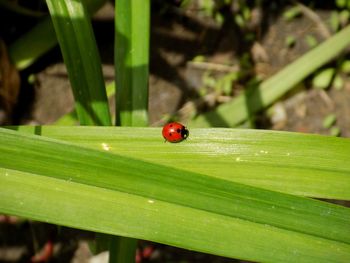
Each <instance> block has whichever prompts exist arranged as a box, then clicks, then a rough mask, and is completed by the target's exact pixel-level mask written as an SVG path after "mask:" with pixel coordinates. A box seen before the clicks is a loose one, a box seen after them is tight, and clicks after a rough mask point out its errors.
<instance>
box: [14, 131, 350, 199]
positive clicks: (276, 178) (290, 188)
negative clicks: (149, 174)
mask: <svg viewBox="0 0 350 263" xmlns="http://www.w3.org/2000/svg"><path fill="white" fill-rule="evenodd" d="M16 128H17V129H19V130H20V131H27V132H30V133H36V134H42V135H43V136H48V137H52V138H55V139H62V140H65V141H69V142H74V143H76V144H78V145H80V146H84V147H90V148H94V149H97V150H103V151H108V152H111V153H115V154H121V155H123V156H127V157H130V158H137V159H142V160H144V161H149V162H152V163H157V164H160V165H165V166H169V167H172V168H174V169H176V168H178V167H180V168H181V169H183V170H187V171H192V172H197V173H201V174H206V175H210V176H213V177H217V178H221V179H224V180H229V181H234V182H238V183H243V184H247V185H252V186H256V187H262V188H265V189H270V190H275V191H279V192H285V193H291V194H297V195H303V196H312V197H317V198H329V199H344V200H350V177H349V173H350V163H349V162H348V156H349V155H350V140H349V139H344V138H333V137H326V136H320V135H306V134H299V133H287V132H272V131H262V130H240V129H213V128H212V129H191V127H189V128H190V136H189V138H188V139H187V140H186V141H184V142H182V143H179V144H175V145H174V144H170V143H164V139H163V137H162V135H161V129H159V128H122V127H118V128H111V127H51V126H40V127H37V128H34V127H26V126H19V127H16Z"/></svg>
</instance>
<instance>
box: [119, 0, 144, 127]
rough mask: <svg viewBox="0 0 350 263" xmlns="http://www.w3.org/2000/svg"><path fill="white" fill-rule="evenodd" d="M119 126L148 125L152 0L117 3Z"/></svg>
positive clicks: (125, 0) (124, 0)
mask: <svg viewBox="0 0 350 263" xmlns="http://www.w3.org/2000/svg"><path fill="white" fill-rule="evenodd" d="M115 17H116V19H115V78H116V94H118V95H117V97H116V124H117V125H118V126H119V125H122V126H125V125H126V126H147V125H148V116H147V104H148V64H149V63H148V60H149V58H148V57H149V20H150V1H149V0H143V1H140V0H132V1H130V0H120V1H119V0H118V1H116V2H115Z"/></svg>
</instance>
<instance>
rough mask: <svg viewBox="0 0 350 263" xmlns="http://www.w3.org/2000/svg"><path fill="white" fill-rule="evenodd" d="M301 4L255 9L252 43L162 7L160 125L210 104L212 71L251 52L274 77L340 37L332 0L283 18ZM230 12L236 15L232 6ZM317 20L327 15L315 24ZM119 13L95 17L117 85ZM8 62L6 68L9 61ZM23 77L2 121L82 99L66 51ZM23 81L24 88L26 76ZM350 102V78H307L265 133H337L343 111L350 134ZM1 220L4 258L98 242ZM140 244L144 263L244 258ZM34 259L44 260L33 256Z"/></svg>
mask: <svg viewBox="0 0 350 263" xmlns="http://www.w3.org/2000/svg"><path fill="white" fill-rule="evenodd" d="M292 3H293V2H292V1H291V2H286V1H271V2H269V3H268V4H266V5H264V6H263V8H261V9H256V10H255V9H253V10H252V15H253V19H252V21H251V22H250V23H251V24H249V25H248V29H250V30H252V31H253V32H254V33H256V35H257V36H258V38H257V39H256V41H253V42H251V43H250V44H248V45H247V44H246V43H245V42H242V41H241V40H242V37H243V35H244V34H245V32H243V31H242V30H238V29H237V28H234V27H231V26H230V25H225V24H223V25H218V24H217V23H216V22H215V20H214V19H213V18H210V17H207V16H201V15H199V14H198V10H196V9H195V8H193V9H187V10H183V9H181V8H178V1H166V2H164V1H160V0H159V1H153V3H152V21H151V45H150V48H151V50H150V79H149V84H150V85H149V95H150V96H149V116H150V125H151V126H161V125H162V124H163V123H164V122H165V121H166V120H167V118H169V116H171V115H172V114H176V113H177V114H178V118H180V119H181V118H185V117H186V116H189V115H190V116H191V114H192V112H191V111H192V109H193V107H195V108H196V107H201V106H203V96H201V90H200V87H202V86H203V85H204V83H203V79H204V77H205V74H206V72H207V71H208V69H211V70H212V71H214V72H215V73H216V74H217V75H220V74H221V75H222V74H225V73H227V72H230V71H231V70H235V69H236V68H237V67H238V66H237V65H239V67H241V66H242V55H243V54H244V53H247V52H248V53H249V54H251V56H252V61H251V63H252V64H251V65H252V66H251V68H250V69H249V70H250V71H252V72H253V73H254V74H256V75H259V76H261V77H262V78H263V79H266V78H268V77H269V76H272V75H273V74H274V73H276V72H278V71H279V70H280V69H281V68H283V67H284V66H286V65H288V64H289V63H291V62H292V61H294V60H295V59H297V58H298V57H300V56H301V55H302V54H304V53H306V52H307V51H308V50H310V45H309V44H308V43H307V41H306V40H305V39H306V38H307V37H308V36H313V38H314V39H316V40H317V41H323V40H325V39H326V38H328V37H329V35H330V34H333V32H330V30H328V32H327V30H326V31H325V30H324V25H325V24H326V21H328V20H329V17H330V10H331V8H330V7H329V4H327V3H323V4H322V3H319V4H318V5H316V7H315V8H314V9H312V13H311V14H306V15H305V14H304V15H301V16H299V17H297V18H296V19H293V21H291V22H290V21H286V19H284V18H283V17H282V13H283V12H284V11H285V10H286V9H288V8H290V6H291V5H292ZM307 3H308V2H307ZM307 3H306V4H307ZM4 12H8V11H4V10H2V11H1V13H0V16H1V15H2V17H3V18H4V17H5V15H4ZM221 12H222V13H223V14H226V13H225V12H226V10H221ZM228 15H229V14H228ZM6 16H8V14H7V13H6ZM315 16H316V18H318V19H316V20H315ZM113 17H114V7H113V5H112V4H110V3H108V4H107V5H106V6H104V7H103V8H102V9H101V10H100V11H99V12H98V13H97V14H96V15H95V16H94V20H93V26H94V29H95V34H96V39H97V42H98V46H99V49H100V53H101V58H102V61H103V72H104V75H105V79H106V81H107V82H110V81H113V79H114V68H113V41H114V35H113V34H114V32H113V29H114V24H113V23H114V22H113ZM12 20H13V18H12ZM12 20H10V21H7V22H4V23H2V25H1V26H0V28H1V32H5V33H8V34H5V35H3V36H2V37H3V38H4V40H5V43H6V44H10V43H11V41H13V40H14V39H15V37H14V35H16V33H18V32H17V31H21V30H22V31H24V30H26V28H24V29H23V28H17V27H16V24H15V23H14V24H11V27H12V28H10V24H7V23H11V22H13V21H12ZM21 24H23V21H22V22H21ZM32 24H34V23H33V22H32ZM16 30H17V31H16ZM11 32H12V35H11ZM13 32H15V33H13ZM22 33H23V32H22ZM17 35H19V33H18V34H17ZM291 35H292V36H293V37H294V38H295V40H296V41H295V43H294V44H293V45H292V47H291V46H287V45H286V38H288V36H291ZM3 53H4V52H3ZM2 56H3V55H2ZM199 56H202V57H205V63H203V64H195V63H192V62H193V60H194V59H195V58H198V57H199ZM4 64H6V62H2V65H4ZM198 65H200V66H198ZM9 67H10V66H7V68H9ZM248 74H249V73H248ZM20 76H21V78H22V79H24V78H29V77H30V78H32V79H33V81H32V84H33V85H24V84H23V85H22V86H20V89H19V90H18V91H17V92H18V96H17V92H15V94H11V95H8V96H7V98H9V96H10V97H11V96H12V97H13V99H12V100H11V102H10V103H9V102H8V103H7V104H5V103H4V101H3V103H2V104H1V105H0V106H2V107H1V108H0V121H1V120H2V121H3V123H7V124H16V125H17V124H52V123H54V122H55V121H56V120H57V119H59V118H60V117H61V116H63V115H64V114H66V113H68V112H71V111H72V109H73V107H74V105H73V102H74V100H73V96H72V93H71V90H70V84H69V80H68V76H67V72H66V69H65V66H64V64H63V61H62V58H61V55H60V50H59V48H58V47H56V48H54V49H53V50H52V51H50V52H49V53H48V54H46V55H45V56H44V57H42V58H40V60H39V61H37V63H35V65H33V66H32V67H30V69H27V70H25V71H24V72H21V73H20ZM13 78H14V79H15V80H14V82H15V83H16V76H15V77H13ZM2 81H3V80H2ZM15 85H16V84H15ZM243 88H244V87H239V86H238V87H236V88H235V90H234V91H233V92H232V93H233V94H232V95H233V96H234V95H235V94H238V93H239V92H240V91H241V90H242V89H243ZM12 97H11V98H12ZM214 97H215V98H214V99H213V101H210V92H209V93H207V95H206V98H207V100H205V103H204V104H205V106H204V107H202V108H203V109H204V110H205V109H207V108H210V107H212V106H215V105H217V104H218V103H220V102H224V101H226V100H230V98H231V97H230V96H221V97H220V98H219V99H218V97H217V96H216V95H215V96H214ZM208 98H209V99H208ZM349 102H350V84H349V81H347V82H345V84H344V87H343V88H342V89H340V90H337V89H327V90H324V89H312V88H310V80H309V79H307V80H306V81H304V82H303V84H301V85H300V86H298V87H296V89H295V90H294V91H293V92H290V93H289V94H287V95H286V96H285V97H284V98H283V99H282V100H280V101H279V102H278V103H276V104H274V105H273V106H272V107H271V108H270V109H269V110H268V111H266V112H264V113H261V114H260V115H258V117H257V120H256V122H257V127H258V128H264V129H275V130H286V131H297V132H306V133H318V134H326V135H329V134H330V133H331V131H330V129H329V128H327V127H324V125H323V122H324V119H325V117H326V116H327V115H329V114H334V115H335V117H336V119H335V123H334V125H335V126H336V127H337V128H339V133H340V134H341V136H343V137H349V136H350V121H349V116H350V103H349ZM6 107H7V108H10V110H8V109H7V108H6ZM111 110H112V111H113V109H111ZM8 112H10V113H11V114H10V116H8ZM5 120H6V121H5ZM0 220H1V222H0V262H30V260H31V257H32V256H33V255H34V254H35V253H36V254H40V253H39V252H42V249H43V248H45V246H46V248H48V247H49V249H50V244H51V245H52V246H51V250H52V256H51V257H50V258H49V259H48V260H47V261H48V262H75V263H78V262H89V260H91V257H92V254H91V252H90V249H89V246H88V242H87V241H90V240H92V239H93V236H94V235H93V233H90V232H85V231H79V230H74V229H69V228H65V227H60V228H58V229H57V227H56V226H53V225H49V224H44V223H37V222H31V221H22V220H19V219H16V218H12V219H11V218H10V217H5V216H2V217H0ZM48 242H49V243H48ZM47 244H49V245H47ZM139 246H140V248H139V252H138V257H139V258H142V260H140V261H139V262H183V263H184V262H242V261H235V260H229V259H224V258H220V257H216V256H211V255H206V254H202V253H196V252H190V251H187V250H182V249H178V248H173V247H168V246H165V245H160V244H154V243H151V242H145V241H141V242H140V245H139ZM100 257H101V258H102V259H101V260H102V261H93V260H98V259H97V258H95V259H93V260H92V261H90V262H104V261H103V257H104V255H101V256H100ZM32 262H35V261H33V259H32Z"/></svg>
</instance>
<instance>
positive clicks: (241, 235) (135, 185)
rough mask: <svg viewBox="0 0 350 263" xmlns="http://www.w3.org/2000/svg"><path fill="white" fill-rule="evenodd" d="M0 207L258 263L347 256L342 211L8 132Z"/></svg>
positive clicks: (2, 148)
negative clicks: (259, 262)
mask: <svg viewBox="0 0 350 263" xmlns="http://www.w3.org/2000/svg"><path fill="white" fill-rule="evenodd" d="M161 145H163V147H168V146H166V145H165V144H161ZM43 196H45V198H44V199H43V198H42V197H43ZM0 212H1V213H8V214H15V215H19V216H25V217H29V218H33V219H36V220H41V221H45V222H51V223H57V224H62V225H67V226H72V227H77V228H82V229H89V230H93V231H98V232H104V233H109V234H118V235H123V236H128V237H133V238H141V239H147V240H153V241H156V242H161V243H166V244H171V245H175V246H179V247H184V248H188V249H194V250H198V251H203V252H207V253H212V254H217V255H222V256H227V257H236V258H241V259H248V260H254V261H269V262H329V261H336V262H347V261H349V260H350V209H348V208H345V207H341V206H337V205H333V204H329V203H325V202H321V201H318V200H312V199H307V198H302V197H296V196H292V195H287V194H282V193H278V192H273V191H268V190H263V189H259V188H255V187H249V186H245V185H242V184H237V183H233V182H230V181H227V180H222V179H219V178H214V177H210V176H206V175H201V174H198V173H193V172H188V171H184V170H179V169H176V168H171V169H170V168H169V167H166V166H162V165H157V164H152V163H149V162H144V161H140V160H136V159H132V158H128V157H122V156H120V155H117V154H112V153H109V152H103V151H96V150H93V149H88V148H82V147H78V146H75V145H72V144H69V143H67V142H61V141H56V140H53V139H48V138H45V137H43V136H33V135H24V134H21V133H18V132H15V131H10V130H6V129H0ZM194 219H195V220H194ZM213 240H215V242H213ZM266 240H268V242H266Z"/></svg>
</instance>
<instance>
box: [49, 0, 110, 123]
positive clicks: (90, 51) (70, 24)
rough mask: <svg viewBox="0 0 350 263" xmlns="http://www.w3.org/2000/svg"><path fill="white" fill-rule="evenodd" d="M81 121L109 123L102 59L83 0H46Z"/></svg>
mask: <svg viewBox="0 0 350 263" xmlns="http://www.w3.org/2000/svg"><path fill="white" fill-rule="evenodd" d="M47 5H48V7H49V11H50V14H51V17H52V22H53V25H54V28H55V31H56V35H57V39H58V42H59V44H60V47H61V51H62V55H63V58H64V62H65V65H66V67H67V70H68V75H69V80H70V82H71V84H72V89H73V94H74V98H75V103H76V104H75V105H76V106H75V108H76V112H77V115H78V118H79V121H80V123H81V124H84V125H94V124H95V125H111V119H110V116H109V108H108V101H107V96H106V92H105V88H104V80H103V75H102V68H101V61H100V57H99V54H98V50H97V47H96V42H95V38H94V35H93V31H92V27H91V23H90V20H89V15H88V12H87V9H86V7H85V6H84V2H83V1H82V0H77V1H66V0H47Z"/></svg>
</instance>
